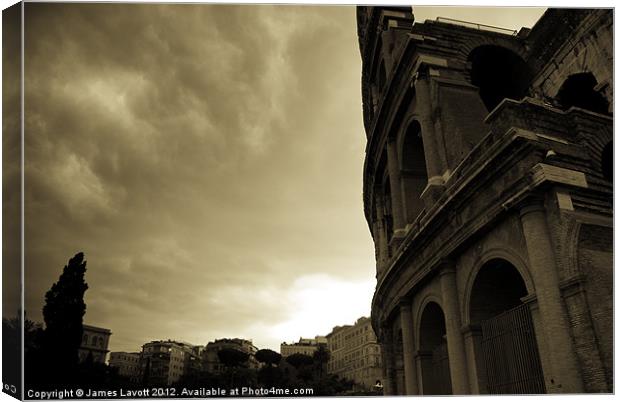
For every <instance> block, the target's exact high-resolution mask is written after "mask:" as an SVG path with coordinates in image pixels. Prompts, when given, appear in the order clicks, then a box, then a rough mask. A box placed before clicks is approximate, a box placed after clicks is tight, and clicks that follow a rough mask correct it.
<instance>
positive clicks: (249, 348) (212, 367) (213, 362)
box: [202, 338, 259, 374]
mask: <svg viewBox="0 0 620 402" xmlns="http://www.w3.org/2000/svg"><path fill="white" fill-rule="evenodd" d="M222 349H235V350H239V351H241V352H244V353H247V354H248V355H249V358H248V363H247V367H248V368H254V369H255V368H258V367H259V363H258V361H257V360H256V358H255V357H254V355H255V354H256V352H257V350H258V348H257V347H256V346H254V345H253V344H252V340H247V339H239V338H232V339H228V338H224V339H216V340H215V341H213V342H209V343H208V344H207V346H206V347H205V348H204V351H203V353H202V362H203V367H204V368H205V369H206V370H207V371H208V372H210V373H216V374H220V373H223V372H224V370H225V369H226V367H225V366H224V364H222V362H220V359H219V356H218V352H219V351H220V350H222Z"/></svg>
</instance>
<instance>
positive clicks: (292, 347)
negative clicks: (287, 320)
mask: <svg viewBox="0 0 620 402" xmlns="http://www.w3.org/2000/svg"><path fill="white" fill-rule="evenodd" d="M319 345H324V346H325V347H327V338H325V337H324V336H315V337H314V338H299V342H295V343H291V344H289V343H286V342H282V343H281V344H280V354H281V355H282V357H283V358H286V357H287V356H290V355H294V354H295V353H301V354H303V355H308V356H312V355H313V354H314V351H315V350H317V348H318V347H319Z"/></svg>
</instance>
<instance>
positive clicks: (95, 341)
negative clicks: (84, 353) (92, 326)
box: [90, 336, 97, 346]
mask: <svg viewBox="0 0 620 402" xmlns="http://www.w3.org/2000/svg"><path fill="white" fill-rule="evenodd" d="M90 344H91V346H96V345H97V337H96V336H93V339H92V340H91V342H90Z"/></svg>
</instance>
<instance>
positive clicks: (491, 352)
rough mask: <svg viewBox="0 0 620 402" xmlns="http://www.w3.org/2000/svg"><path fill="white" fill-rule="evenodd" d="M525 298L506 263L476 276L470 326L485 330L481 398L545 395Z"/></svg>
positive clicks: (479, 359) (480, 350) (479, 351)
mask: <svg viewBox="0 0 620 402" xmlns="http://www.w3.org/2000/svg"><path fill="white" fill-rule="evenodd" d="M526 295H527V288H526V286H525V282H524V281H523V278H522V277H521V274H520V273H519V271H518V270H517V269H516V268H515V267H514V266H513V265H512V264H510V263H509V262H507V261H506V260H502V259H494V260H491V261H489V262H487V263H486V264H485V265H484V266H483V267H482V268H481V269H480V272H478V275H477V276H476V279H475V281H474V285H473V288H472V293H471V299H470V321H471V324H472V325H473V326H480V333H479V335H478V336H479V337H480V339H479V340H478V342H476V344H477V348H476V350H475V354H476V364H477V367H478V368H479V370H480V371H482V373H479V374H482V375H479V376H478V377H479V378H478V381H479V386H480V390H481V392H482V393H490V394H541V393H545V385H544V377H543V372H542V367H541V364H540V356H539V354H538V344H537V343H536V336H535V333H534V325H533V323H532V317H531V313H530V310H529V307H528V306H527V305H525V304H523V302H522V301H521V298H523V297H524V296H526Z"/></svg>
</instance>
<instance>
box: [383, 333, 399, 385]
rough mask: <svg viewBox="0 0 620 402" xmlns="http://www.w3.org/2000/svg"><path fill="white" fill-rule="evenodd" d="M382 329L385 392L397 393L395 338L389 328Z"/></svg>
mask: <svg viewBox="0 0 620 402" xmlns="http://www.w3.org/2000/svg"><path fill="white" fill-rule="evenodd" d="M381 331H382V332H383V334H382V336H381V349H382V350H381V352H382V355H383V367H384V371H385V378H384V379H383V394H384V395H395V394H396V387H395V384H394V380H395V379H394V375H395V373H394V343H393V342H394V340H393V337H392V331H391V330H390V329H389V328H386V327H384V328H382V329H381Z"/></svg>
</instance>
